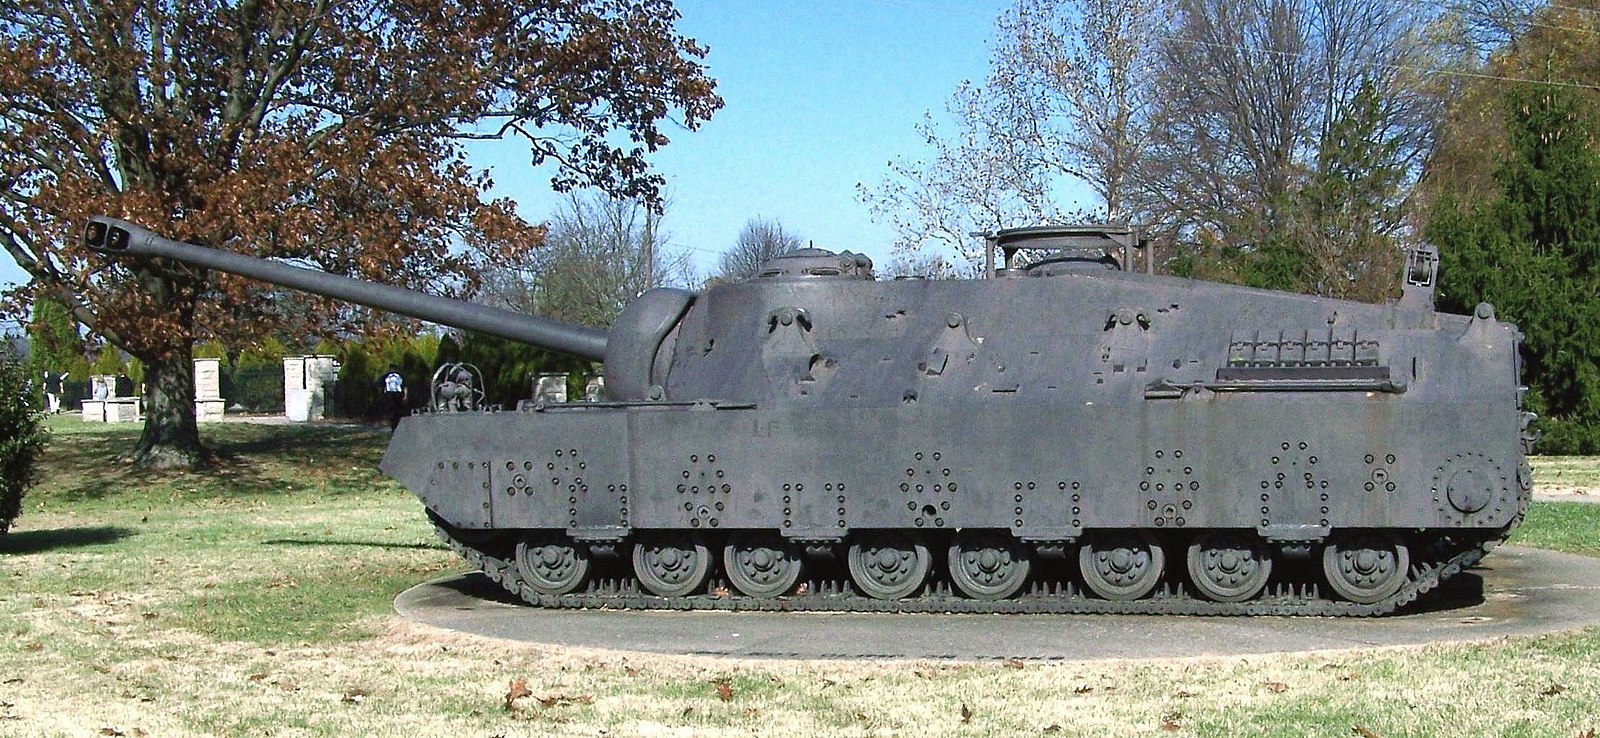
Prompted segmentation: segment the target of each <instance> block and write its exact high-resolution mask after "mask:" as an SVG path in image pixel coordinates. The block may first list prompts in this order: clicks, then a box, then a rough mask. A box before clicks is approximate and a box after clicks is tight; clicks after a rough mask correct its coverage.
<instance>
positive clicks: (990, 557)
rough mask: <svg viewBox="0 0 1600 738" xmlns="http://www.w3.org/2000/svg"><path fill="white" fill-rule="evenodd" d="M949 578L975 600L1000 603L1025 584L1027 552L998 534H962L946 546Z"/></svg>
mask: <svg viewBox="0 0 1600 738" xmlns="http://www.w3.org/2000/svg"><path fill="white" fill-rule="evenodd" d="M949 563H950V579H951V581H953V582H955V585H956V588H957V589H960V590H961V593H962V594H965V595H966V596H968V597H971V598H972V599H975V600H1003V599H1005V598H1007V597H1010V596H1011V595H1014V594H1016V593H1017V591H1018V590H1021V589H1022V585H1024V584H1026V583H1027V581H1028V570H1029V568H1030V567H1031V561H1030V560H1029V558H1028V549H1027V548H1026V547H1024V546H1023V545H1022V544H1020V543H1018V542H1017V541H1015V540H1014V539H1012V538H1011V536H1008V535H1004V534H1000V533H963V534H961V535H960V536H959V537H957V538H956V542H955V545H952V546H951V547H950V562H949Z"/></svg>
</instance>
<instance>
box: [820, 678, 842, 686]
mask: <svg viewBox="0 0 1600 738" xmlns="http://www.w3.org/2000/svg"><path fill="white" fill-rule="evenodd" d="M835 684H838V682H836V681H834V680H832V679H829V678H827V677H823V679H822V686H824V687H832V686H833V685H835Z"/></svg>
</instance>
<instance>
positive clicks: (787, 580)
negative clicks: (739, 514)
mask: <svg viewBox="0 0 1600 738" xmlns="http://www.w3.org/2000/svg"><path fill="white" fill-rule="evenodd" d="M722 570H723V571H724V572H726V573H727V575H728V582H729V583H731V584H733V588H734V589H737V590H739V591H740V592H743V593H745V594H747V595H750V596H751V597H761V598H771V597H778V596H781V595H783V594H786V593H788V592H789V591H790V590H792V589H794V585H795V583H797V582H799V581H800V549H799V548H798V547H797V546H795V545H794V544H793V543H790V542H789V541H787V540H785V539H784V538H783V537H782V536H777V535H771V534H761V533H747V534H741V535H735V536H733V537H732V538H731V539H730V540H729V541H728V545H726V546H723V547H722Z"/></svg>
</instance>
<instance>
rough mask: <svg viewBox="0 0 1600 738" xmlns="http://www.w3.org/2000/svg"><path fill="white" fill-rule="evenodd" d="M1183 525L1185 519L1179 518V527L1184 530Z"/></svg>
mask: <svg viewBox="0 0 1600 738" xmlns="http://www.w3.org/2000/svg"><path fill="white" fill-rule="evenodd" d="M1183 523H1184V520H1183V518H1182V517H1179V518H1178V527H1179V528H1182V527H1183Z"/></svg>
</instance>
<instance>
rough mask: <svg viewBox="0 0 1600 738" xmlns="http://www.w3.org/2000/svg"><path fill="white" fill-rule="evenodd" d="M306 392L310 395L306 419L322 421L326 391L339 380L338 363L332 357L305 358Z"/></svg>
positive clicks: (326, 404)
mask: <svg viewBox="0 0 1600 738" xmlns="http://www.w3.org/2000/svg"><path fill="white" fill-rule="evenodd" d="M305 367H306V368H305V372H306V375H305V382H306V391H307V392H310V393H311V405H310V407H309V409H308V412H307V413H306V417H308V418H310V419H311V420H322V418H323V417H324V416H325V414H326V412H327V407H328V391H329V390H331V389H332V388H333V383H334V382H335V381H336V380H337V379H338V378H339V362H338V361H336V360H335V359H334V357H332V356H326V355H318V354H313V355H311V356H307V357H305Z"/></svg>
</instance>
